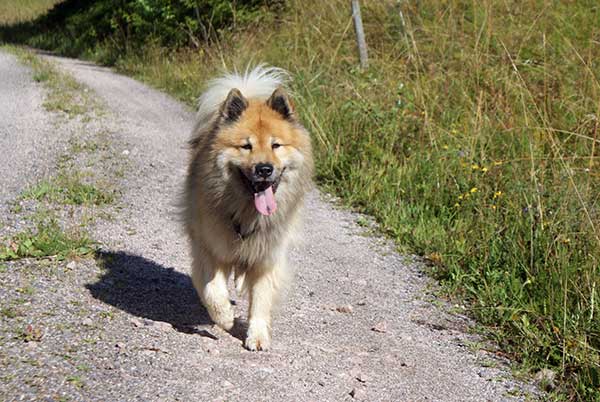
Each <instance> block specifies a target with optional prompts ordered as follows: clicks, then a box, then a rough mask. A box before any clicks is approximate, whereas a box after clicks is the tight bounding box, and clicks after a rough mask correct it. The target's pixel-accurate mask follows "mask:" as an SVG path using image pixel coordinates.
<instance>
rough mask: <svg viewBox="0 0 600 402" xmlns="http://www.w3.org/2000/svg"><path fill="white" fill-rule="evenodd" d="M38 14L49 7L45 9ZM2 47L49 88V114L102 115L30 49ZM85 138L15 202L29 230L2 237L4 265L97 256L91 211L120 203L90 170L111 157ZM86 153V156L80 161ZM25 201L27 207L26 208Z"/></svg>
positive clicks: (74, 85) (72, 142)
mask: <svg viewBox="0 0 600 402" xmlns="http://www.w3.org/2000/svg"><path fill="white" fill-rule="evenodd" d="M55 3H56V2H55ZM0 4H1V3H0ZM32 4H33V3H32ZM39 10H44V8H43V7H41V6H40V8H39ZM31 12H32V13H33V11H31ZM25 15H28V14H27V13H25ZM0 48H1V49H4V50H5V51H8V52H11V53H13V54H14V55H16V56H17V57H18V58H19V60H20V61H21V62H22V63H23V64H25V65H27V66H29V67H30V68H31V70H32V77H33V79H34V80H35V81H36V82H39V83H41V84H42V85H44V87H45V89H46V93H45V99H44V103H43V106H44V108H45V109H46V110H48V111H51V112H59V113H62V115H63V116H65V117H67V118H69V119H72V118H75V117H80V118H82V121H85V120H86V119H89V118H90V116H89V114H90V113H92V112H94V113H95V114H97V113H99V112H101V107H100V105H99V104H98V103H97V102H95V101H94V100H93V99H92V98H91V97H90V96H88V93H87V91H86V90H85V88H84V87H83V86H82V85H80V84H79V83H78V82H77V81H75V80H74V79H73V78H72V77H71V76H69V75H68V74H66V73H63V72H61V71H59V70H58V69H57V68H56V67H55V66H54V65H53V64H52V63H51V62H48V61H46V60H44V59H42V58H40V57H39V56H38V55H36V54H35V53H33V52H32V51H30V50H26V49H22V48H19V47H15V46H10V45H3V46H0ZM84 137H85V135H82V136H78V137H77V138H73V139H71V140H70V141H69V143H70V147H69V149H68V151H67V153H65V154H64V155H63V156H62V157H61V158H59V161H58V163H57V166H56V173H55V174H54V175H53V176H50V177H48V178H46V179H43V180H41V181H39V182H38V183H36V184H35V185H32V186H30V187H28V188H26V189H25V190H24V191H23V194H22V195H21V197H20V199H18V200H15V201H14V203H13V206H12V210H11V212H12V213H13V214H14V215H15V216H19V218H18V219H20V220H21V221H22V223H21V226H25V228H24V229H22V230H20V231H18V232H17V233H13V234H12V235H10V236H8V237H7V238H0V262H5V261H14V260H19V259H22V258H52V259H55V260H59V261H61V260H65V259H73V258H80V257H87V256H91V255H92V254H93V252H94V250H95V249H96V247H97V244H96V243H95V242H94V241H93V240H92V239H91V238H90V237H89V235H88V233H87V230H86V229H85V228H84V226H85V223H90V222H93V221H94V216H95V215H98V213H97V211H91V213H90V210H93V209H94V208H95V207H99V206H103V205H106V204H111V203H113V202H114V201H115V198H116V191H115V190H114V188H113V186H111V185H108V184H105V183H100V182H99V181H98V180H97V178H96V177H94V174H93V169H90V167H93V159H95V158H94V154H106V153H107V151H108V150H107V149H101V148H102V147H101V144H100V145H99V144H98V143H97V142H96V141H85V140H84ZM83 154H85V156H86V157H81V156H82V155H83ZM75 155H78V156H80V157H81V158H80V159H82V160H85V161H87V163H88V165H90V166H88V168H87V169H86V168H84V167H82V166H79V165H78V164H77V163H76V162H77V161H75V160H74V159H73V158H74V156H75ZM88 159H91V161H88ZM23 202H25V203H26V204H27V207H26V208H24V207H23ZM65 207H68V208H69V210H68V213H67V215H70V216H69V218H68V219H67V218H65V216H64V211H63V210H64V209H65ZM84 209H86V211H84ZM77 220H79V222H78V224H75V223H74V222H73V221H77Z"/></svg>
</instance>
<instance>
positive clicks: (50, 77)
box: [0, 45, 97, 118]
mask: <svg viewBox="0 0 600 402" xmlns="http://www.w3.org/2000/svg"><path fill="white" fill-rule="evenodd" d="M0 48H3V49H4V50H7V51H9V52H11V53H13V54H15V55H16V56H17V57H18V58H19V60H20V61H21V62H22V63H23V64H26V65H28V66H29V67H30V68H31V69H32V70H33V79H34V81H36V82H39V83H42V84H43V85H44V86H45V87H46V89H47V92H46V94H45V99H44V104H43V106H44V108H45V109H46V110H48V111H51V112H62V113H65V114H66V115H67V116H68V117H70V118H72V117H75V116H81V115H83V114H85V113H86V112H88V111H89V110H91V109H92V107H95V106H97V105H94V104H93V102H92V99H91V98H90V97H89V96H87V92H86V91H85V90H84V88H83V86H82V85H81V84H80V83H78V82H77V81H76V80H75V79H74V78H73V77H72V76H70V75H69V74H66V73H64V72H62V71H60V70H58V69H57V68H56V67H55V66H54V65H52V63H50V62H48V61H46V60H44V59H42V58H40V57H38V56H37V55H36V54H34V53H33V52H32V51H29V50H27V49H23V48H19V47H15V46H10V45H4V46H2V47H0Z"/></svg>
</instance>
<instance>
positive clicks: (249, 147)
mask: <svg viewBox="0 0 600 402" xmlns="http://www.w3.org/2000/svg"><path fill="white" fill-rule="evenodd" d="M242 149H247V150H251V149H252V144H250V143H248V144H244V145H242Z"/></svg>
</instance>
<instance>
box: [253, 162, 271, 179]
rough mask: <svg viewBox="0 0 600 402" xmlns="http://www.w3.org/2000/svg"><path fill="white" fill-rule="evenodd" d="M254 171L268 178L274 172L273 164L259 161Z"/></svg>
mask: <svg viewBox="0 0 600 402" xmlns="http://www.w3.org/2000/svg"><path fill="white" fill-rule="evenodd" d="M254 172H255V174H256V175H257V176H259V177H262V178H263V179H267V178H269V176H271V175H272V174H273V165H271V164H270V163H257V164H256V167H255V168H254Z"/></svg>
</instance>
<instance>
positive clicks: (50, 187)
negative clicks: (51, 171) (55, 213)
mask: <svg viewBox="0 0 600 402" xmlns="http://www.w3.org/2000/svg"><path fill="white" fill-rule="evenodd" d="M23 198H25V199H33V200H36V201H42V200H45V201H49V202H53V203H60V204H67V205H87V206H89V205H104V204H110V203H112V202H113V201H114V200H115V197H114V193H113V192H110V191H107V190H104V189H101V188H99V187H97V186H95V185H93V184H89V183H86V182H85V181H84V177H83V175H82V174H81V173H79V172H75V173H73V172H71V173H64V172H63V173H60V174H59V175H58V176H57V177H55V178H52V179H48V180H42V181H41V182H39V183H37V184H36V185H34V186H32V187H31V188H29V189H27V190H26V191H25V192H24V194H23Z"/></svg>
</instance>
